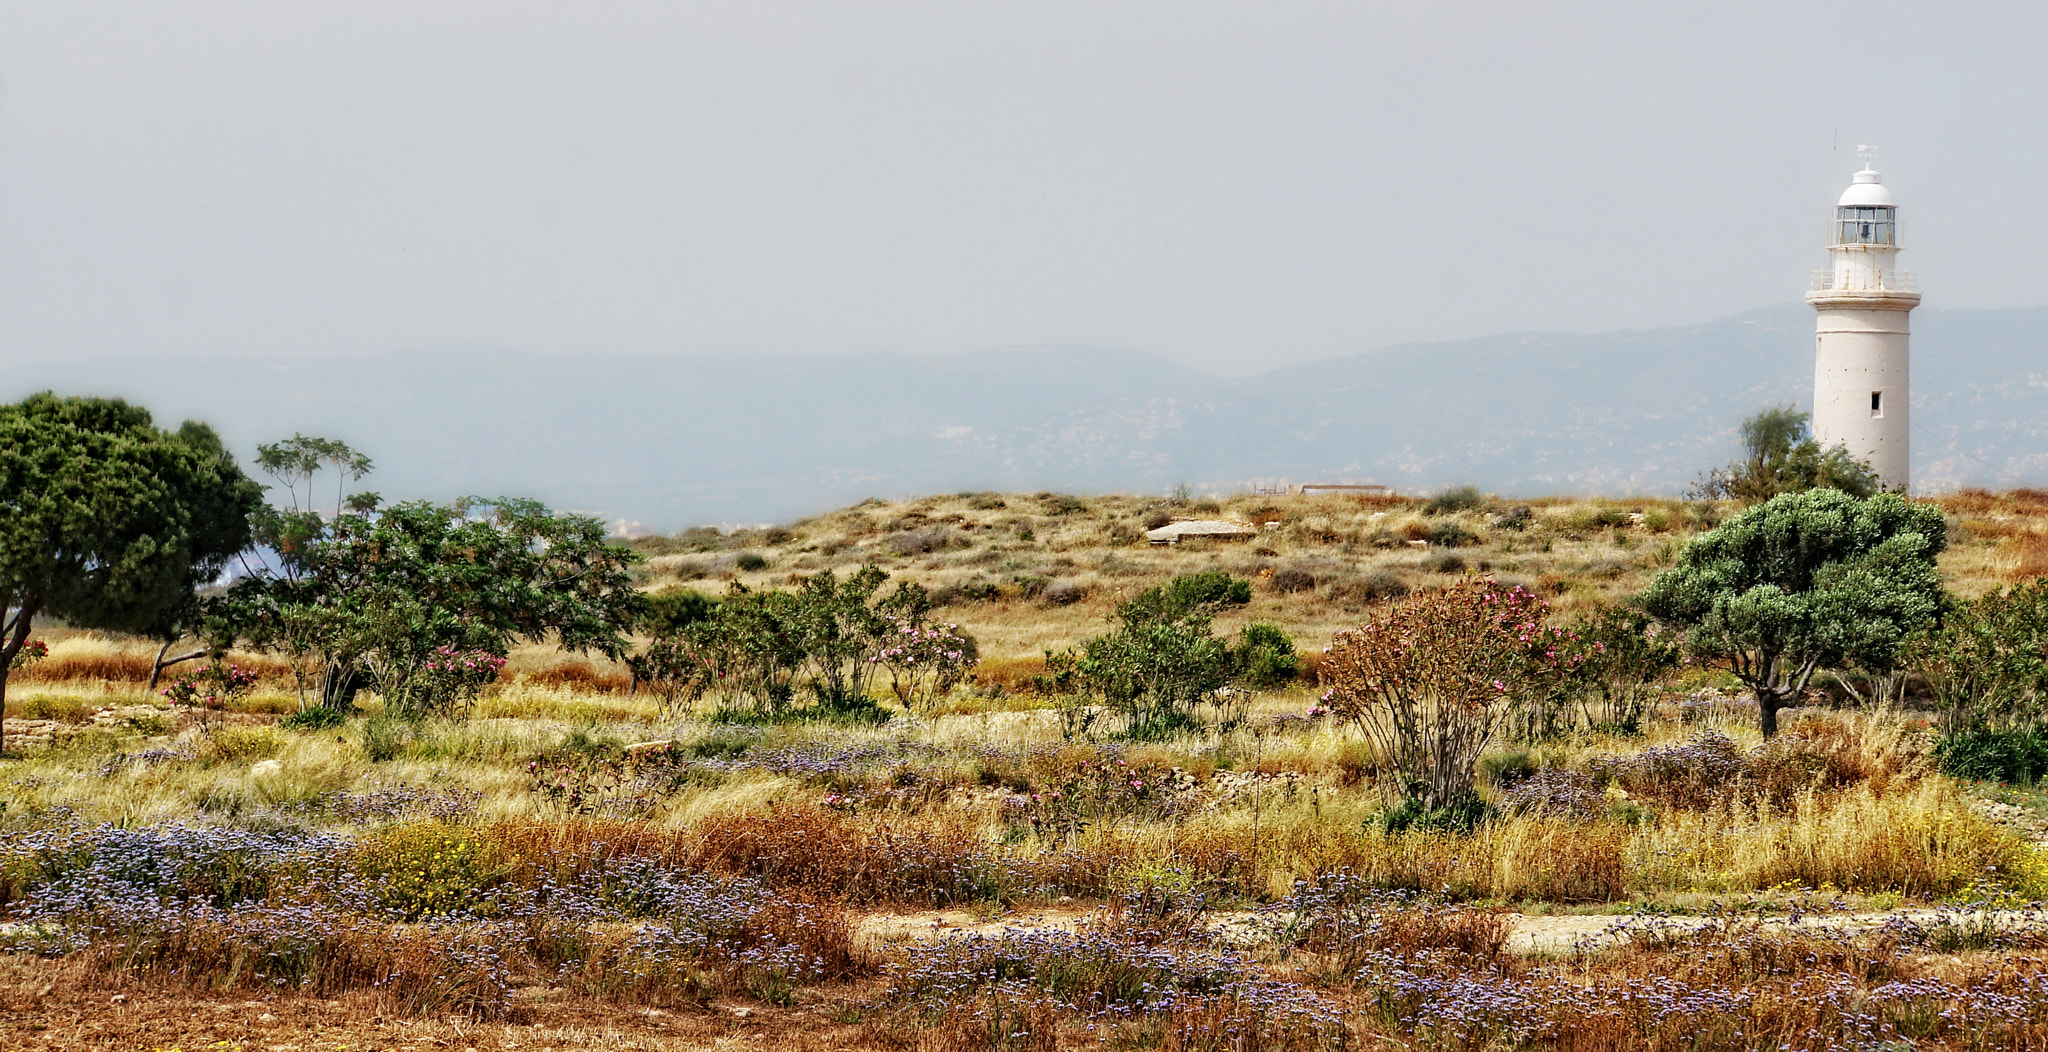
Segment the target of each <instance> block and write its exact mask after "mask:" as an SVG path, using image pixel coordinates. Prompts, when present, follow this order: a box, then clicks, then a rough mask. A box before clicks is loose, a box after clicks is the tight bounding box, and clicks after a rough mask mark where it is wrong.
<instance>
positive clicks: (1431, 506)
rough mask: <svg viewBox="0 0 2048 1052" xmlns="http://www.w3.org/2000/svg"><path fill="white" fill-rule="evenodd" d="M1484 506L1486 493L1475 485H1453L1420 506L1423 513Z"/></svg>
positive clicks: (1444, 512) (1446, 511) (1429, 513)
mask: <svg viewBox="0 0 2048 1052" xmlns="http://www.w3.org/2000/svg"><path fill="white" fill-rule="evenodd" d="M1485 506H1486V494H1484V493H1481V492H1479V487H1477V486H1453V487H1451V488H1450V489H1447V490H1445V491H1443V492H1442V493H1439V494H1437V495H1436V496H1434V497H1431V498H1430V499H1429V503H1427V504H1424V505H1423V506H1422V513H1423V514H1424V515H1444V514H1447V513H1449V512H1454V511H1471V510H1472V509H1474V508H1483V507H1485Z"/></svg>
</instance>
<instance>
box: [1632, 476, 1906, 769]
mask: <svg viewBox="0 0 2048 1052" xmlns="http://www.w3.org/2000/svg"><path fill="white" fill-rule="evenodd" d="M1946 543H1947V526H1946V521H1945V520H1944V519H1943V517H1942V514H1941V511H1940V510H1939V509H1937V508H1934V507H1931V506H1929V505H1925V504H1914V503H1911V502H1909V501H1907V500H1906V499H1904V498H1903V497H1900V496H1898V495H1896V494H1888V493H1887V494H1879V495H1878V496H1875V497H1869V498H1858V497H1853V496H1850V495H1849V494H1847V493H1843V492H1841V491H1839V490H1832V489H1814V490H1807V491H1805V492H1801V493H1788V494H1784V495H1782V496H1778V497H1774V498H1772V499H1771V500H1769V501H1766V502H1764V503H1763V504H1759V505H1757V506H1756V507H1753V508H1750V509H1749V510H1747V511H1745V512H1743V513H1742V514H1741V515H1739V516H1737V517H1736V518H1734V519H1731V520H1729V521H1728V522H1727V523H1726V524H1724V525H1722V526H1721V527H1720V528H1718V529H1715V530H1713V531H1711V532H1709V533H1706V534H1703V535H1701V536H1699V537H1696V538H1694V539H1693V540H1692V541H1691V542H1690V543H1689V544H1687V545H1686V546H1685V548H1684V550H1683V551H1682V552H1681V553H1680V554H1679V557H1678V562H1677V564H1676V565H1675V566H1673V567H1672V568H1671V569H1669V570H1666V571H1664V573H1662V574H1660V575H1658V577H1657V579H1656V580H1655V581H1654V582H1652V583H1651V585H1650V587H1649V589H1648V590H1647V591H1645V592H1644V593H1643V595H1642V596H1641V597H1640V599H1639V602H1640V603H1641V605H1642V608H1643V609H1644V610H1645V611H1647V612H1648V613H1649V614H1650V615H1651V616H1652V617H1655V618H1657V619H1658V620H1659V621H1660V622H1663V623H1664V624H1665V625H1667V626H1670V627H1672V628H1674V629H1677V630H1679V631H1680V632H1682V633H1683V634H1684V641H1685V642H1684V645H1685V648H1686V650H1687V651H1688V652H1689V653H1690V654H1691V655H1692V656H1693V657H1694V658H1697V659H1700V660H1702V661H1708V662H1714V663H1719V664H1722V665H1725V666H1726V667H1727V668H1729V669H1730V670H1731V671H1733V672H1734V673H1735V675H1736V676H1737V677H1739V678H1740V679H1741V680H1742V682H1743V683H1744V684H1745V685H1747V686H1748V687H1749V688H1750V690H1751V692H1752V693H1754V694H1755V695H1756V701H1757V706H1758V707H1759V709H1761V711H1762V714H1763V715H1762V726H1763V732H1764V736H1765V737H1767V738H1768V737H1770V736H1772V735H1775V734H1776V733H1777V732H1778V710H1779V709H1780V708H1782V707H1783V706H1784V705H1786V704H1787V703H1788V702H1791V701H1793V700H1794V699H1796V698H1798V697H1799V696H1800V694H1801V693H1802V692H1804V691H1805V690H1806V687H1807V684H1808V683H1809V682H1810V681H1811V680H1812V679H1813V675H1814V673H1815V672H1816V671H1818V670H1820V669H1823V668H1841V667H1843V666H1845V665H1852V664H1853V665H1856V666H1860V667H1862V668H1866V669H1882V668H1889V667H1891V666H1892V665H1893V664H1895V663H1896V662H1897V660H1898V658H1899V656H1900V652H1901V648H1902V647H1903V646H1904V644H1905V642H1906V640H1907V638H1908V637H1909V636H1911V635H1912V634H1913V633H1914V632H1915V631H1916V630H1918V629H1920V628H1921V627H1922V626H1924V625H1927V624H1930V623H1932V622H1933V621H1934V619H1935V618H1936V617H1937V616H1938V614H1939V612H1940V610H1941V604H1942V590H1941V578H1940V575H1939V574H1938V573H1937V572H1936V570H1935V565H1934V560H1935V556H1937V555H1938V554H1940V553H1941V550H1942V548H1943V547H1944V546H1945V545H1946Z"/></svg>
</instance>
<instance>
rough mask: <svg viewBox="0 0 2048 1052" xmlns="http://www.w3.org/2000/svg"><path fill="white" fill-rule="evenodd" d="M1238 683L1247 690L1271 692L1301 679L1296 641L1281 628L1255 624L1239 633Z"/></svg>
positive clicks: (1247, 626) (1265, 623) (1299, 658)
mask: <svg viewBox="0 0 2048 1052" xmlns="http://www.w3.org/2000/svg"><path fill="white" fill-rule="evenodd" d="M1238 640H1239V645H1238V649H1237V654H1236V660H1237V668H1238V672H1237V681H1238V682H1239V683H1242V684H1244V685H1245V686H1248V687H1258V688H1264V689H1271V688H1273V687H1280V686H1285V685H1287V684H1289V683H1292V682H1294V681H1295V680H1296V679H1297V678H1299V677H1300V676H1301V657H1300V656H1299V655H1297V654H1296V653H1295V652H1294V641H1293V640H1291V639H1289V638H1287V633H1286V632H1283V631H1281V630H1280V626H1278V625H1275V624H1271V623H1268V622H1265V621H1254V622H1252V623H1251V624H1248V625H1246V626H1244V628H1243V629H1241V630H1239V632H1238Z"/></svg>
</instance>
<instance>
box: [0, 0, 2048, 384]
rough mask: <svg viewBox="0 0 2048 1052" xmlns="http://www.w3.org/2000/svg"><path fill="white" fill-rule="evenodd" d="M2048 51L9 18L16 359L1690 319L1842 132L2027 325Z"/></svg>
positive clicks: (1368, 11)
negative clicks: (2024, 310)
mask: <svg viewBox="0 0 2048 1052" xmlns="http://www.w3.org/2000/svg"><path fill="white" fill-rule="evenodd" d="M2044 48H2048V4H2040V3H2011V4H1971V3H1954V2H1950V3H1941V4H1934V3H1925V2H1923V3H1915V4H1886V3H1786V2H1783V0H1778V2H1770V3H1711V4H1708V3H1688V4H1660V3H1643V2H1640V0H1637V2H1630V3H1616V4H1601V5H1595V4H1532V3H1527V2H1501V3H1453V2H1431V3H1415V2H1402V3H1364V2H1351V3H1288V2H1256V3H1253V2H1244V3H1228V4H1225V3H1211V2H1198V0H1174V2H1170V3H1135V2H1125V0H1086V2H1080V3H1063V2H1050V0H1033V2H1029V3H987V2H955V3H856V2H823V3H778V2H762V0H729V2H724V3H717V4H694V5H693V4H682V3H663V4H648V5H637V4H626V3H596V4H593V3H574V4H530V3H508V2H504V0H491V2H489V3H476V4H469V3H434V2H422V0H405V2H403V3H375V2H365V0H348V2H346V3H332V4H320V3H282V4H281V3H275V2H263V3H225V4H224V3H161V4H158V3H152V4H140V3H123V4H93V3H85V2H80V0H59V2H51V3H22V2H13V0H0V361H25V360H37V359H49V358H60V357H69V356H82V355H101V354H135V353H142V354H159V353H161V354H186V353H227V354H238V355H280V356H284V355H307V354H335V353H344V354H345V353H359V352H376V351H387V350H392V349H398V348H407V347H418V346H426V345H435V344H445V343H486V344H494V345H501V346H506V347H513V348H520V349H526V350H535V351H578V350H606V351H629V352H647V353H668V352H715V351H774V352H796V353H813V352H843V351H866V350H900V351H908V352H913V353H933V352H948V351H960V350H970V349H975V348H982V347H993V346H1006V345H1018V344H1044V343H1060V344H1094V345H1114V346H1124V347H1134V348H1139V349H1144V350H1149V351H1155V352H1158V353H1160V354H1164V355H1167V356H1169V357H1172V358H1175V359H1177V360H1180V361H1183V362H1186V363H1188V364H1191V365H1196V366H1200V367H1203V368H1208V369H1211V370H1214V371H1218V372H1224V373H1246V372H1254V371H1261V370H1263V369H1265V368H1268V367H1271V366H1274V365H1281V364H1286V363H1290V362H1295V361H1301V360H1305V359H1310V358H1319V357H1327V356H1330V355H1337V354H1347V353H1352V352H1355V351H1359V350H1365V349H1369V348H1372V347H1376V346H1382V345H1385V344H1389V343H1395V342H1400V341H1408V340H1418V339H1435V338H1448V337H1459V336H1468V335H1475V334H1482V333H1488V332H1496V331H1502V330H1518V329H1579V330H1602V329H1612V328H1625V327H1648V326H1659V325H1668V324H1679V323H1685V322H1691V321H1696V320H1702V319H1707V318H1711V317H1716V316H1719V315H1723V314H1726V313H1730V312H1734V311H1738V310H1743V309H1746V308H1750V307H1755V306H1761V305H1765V304H1771V303H1781V302H1785V301H1789V300H1796V299H1797V298H1798V297H1799V296H1800V294H1801V293H1802V292H1803V291H1804V290H1805V283H1806V276H1807V272H1808V270H1809V269H1811V268H1814V267H1818V266H1820V265H1821V264H1822V262H1823V258H1824V257H1823V252H1822V250H1821V248H1820V245H1821V242H1822V241H1823V238H1824V233H1825V221H1826V218H1827V215H1828V211H1829V207H1830V205H1831V204H1832V200H1833V197H1834V194H1835V193H1836V192H1837V191H1838V190H1839V189H1840V185H1841V184H1842V183H1844V182H1845V181H1846V179H1847V174H1848V172H1849V171H1851V170H1852V169H1853V168H1854V163H1853V161H1854V149H1853V148H1854V147H1855V145H1856V144H1857V143H1859V142H1874V143H1877V144H1879V145H1880V146H1881V148H1882V152H1881V153H1880V157H1879V161H1880V165H1879V166H1880V167H1881V168H1882V169H1883V170H1884V172H1885V176H1886V181H1887V182H1888V183H1890V184H1891V185H1892V186H1893V187H1894V188H1895V189H1896V191H1897V193H1898V194H1899V196H1900V199H1901V206H1902V217H1901V218H1902V225H1903V230H1904V234H1903V237H1904V242H1905V245H1906V248H1907V251H1906V253H1905V254H1904V256H1903V257H1902V263H1903V264H1904V265H1905V266H1907V267H1908V268H1909V269H1912V270H1914V271H1916V272H1917V273H1918V274H1919V275H1920V281H1921V288H1922V290H1923V292H1924V293H1925V295H1926V303H1927V305H1928V306H1942V307H1972V306H1975V307H1988V306H2030V305H2037V304H2040V303H2042V302H2044V299H2048V252H2043V251H2042V248H2041V242H2042V239H2043V238H2044V237H2048V219H2044V218H2043V214H2044V207H2043V204H2042V202H2041V197H2042V189H2041V188H2040V186H2039V185H2038V184H2041V183H2042V182H2044V180H2048V130H2044V128H2043V127H2042V123H2041V119H2040V114H2041V112H2042V109H2043V106H2044V104H2048V60H2044ZM1837 129H1839V142H1840V144H1841V147H1842V148H1841V151H1840V154H1839V155H1838V156H1833V155H1831V147H1832V146H1833V144H1834V143H1835V141H1836V136H1837Z"/></svg>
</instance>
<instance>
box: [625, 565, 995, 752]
mask: <svg viewBox="0 0 2048 1052" xmlns="http://www.w3.org/2000/svg"><path fill="white" fill-rule="evenodd" d="M888 580H889V575H888V573H886V572H885V571H883V570H881V569H879V568H877V567H873V566H867V567H862V568H861V569H859V570H856V571H854V572H853V573H852V574H850V575H848V576H847V577H846V578H844V579H843V580H842V579H841V578H840V577H838V576H837V575H836V574H834V573H833V572H832V571H830V570H825V571H821V572H819V573H816V574H813V575H811V576H810V577H807V578H804V579H803V580H802V581H801V582H799V584H798V586H797V588H796V590H795V591H793V592H784V591H778V590H773V589H770V590H756V589H751V588H748V587H746V586H745V585H742V584H740V583H738V582H734V583H733V584H732V585H731V586H730V587H728V589H727V591H726V594H725V597H724V598H723V599H722V600H719V601H718V602H717V603H716V604H715V605H713V604H710V602H709V600H708V599H704V598H701V597H700V598H699V599H696V600H689V599H682V600H677V601H676V605H677V608H678V609H680V610H686V611H687V616H686V617H677V616H674V615H669V614H663V613H660V612H661V611H663V610H664V608H665V607H666V606H668V605H669V600H667V599H666V598H664V597H662V596H657V597H655V599H654V600H653V601H652V602H651V603H650V606H651V607H652V609H653V610H654V611H655V612H656V613H654V614H650V616H649V618H648V620H647V622H646V624H647V626H648V628H649V634H650V635H652V636H654V639H653V641H652V642H651V643H650V644H649V645H648V647H647V648H646V649H645V650H644V651H642V652H641V653H640V654H637V655H635V656H634V657H633V658H632V659H631V662H630V664H631V666H632V668H633V672H634V677H635V679H636V680H639V681H642V682H645V683H646V684H648V685H649V686H650V687H652V688H653V689H654V690H655V691H656V692H658V693H659V694H661V696H662V699H663V702H664V704H665V705H666V706H667V707H670V708H680V707H682V706H686V705H691V704H695V703H696V702H697V701H699V700H701V699H702V698H704V697H705V696H707V695H715V696H716V698H717V700H718V702H719V704H720V705H721V706H723V707H724V709H725V710H726V711H727V714H728V715H736V716H740V717H744V718H747V719H762V720H779V719H785V718H788V717H790V716H792V715H797V714H802V713H805V712H822V713H825V714H829V715H833V716H841V717H843V716H863V715H864V716H869V717H877V716H879V715H880V714H879V713H878V712H877V711H876V710H875V705H874V700H873V697H872V694H871V691H872V689H873V688H874V685H875V681H876V678H877V676H878V675H880V674H881V673H882V672H884V671H888V672H890V673H891V675H892V677H893V679H894V681H895V683H896V685H897V688H898V689H897V693H898V696H899V698H901V697H903V696H905V692H906V691H908V690H909V689H910V688H909V687H907V686H906V684H907V683H909V681H910V680H912V679H915V680H916V681H917V684H918V686H917V688H916V690H915V691H914V692H913V693H915V694H916V696H917V697H918V698H919V699H924V700H929V695H930V693H931V691H932V690H933V689H935V688H934V687H933V683H934V682H935V681H934V680H933V679H932V677H929V676H924V675H923V673H924V671H925V669H926V667H927V666H926V665H925V664H922V663H920V660H919V659H920V658H922V657H925V656H928V654H927V652H928V651H929V652H931V653H941V654H951V653H953V652H955V651H961V653H962V655H963V659H964V660H965V661H967V663H971V657H972V655H971V650H972V647H973V640H972V639H971V638H969V637H964V636H958V635H957V634H955V633H954V632H953V631H952V626H947V628H946V630H945V631H943V632H935V631H932V630H931V626H929V625H928V624H927V619H928V615H929V614H930V612H931V598H930V597H929V596H928V595H926V594H925V590H924V589H923V588H922V587H920V586H918V585H915V584H908V583H903V584H898V585H897V586H896V588H895V589H894V590H892V591H890V592H888V593H886V594H884V593H883V592H882V585H883V584H885V583H887V581H888ZM657 614H658V615H659V619H658V618H657ZM934 640H944V641H946V642H947V643H948V644H949V645H948V646H945V647H938V646H937V645H936V643H934V642H933V641H934ZM908 644H915V645H909V646H908V648H907V649H906V646H907V645H908ZM963 647H964V648H966V649H965V650H961V648H963ZM892 651H893V652H894V653H893V654H892ZM892 660H893V661H894V662H895V664H893V665H892V664H891V661H892ZM912 666H915V667H916V669H917V670H918V673H919V675H918V676H915V677H913V676H910V675H909V674H908V672H909V669H910V668H911V667H912ZM932 667H934V668H935V667H936V666H932ZM962 667H964V665H963V666H962ZM940 679H941V680H943V679H944V677H940ZM952 682H953V680H945V681H944V685H945V686H950V685H951V683H952ZM805 690H808V691H809V692H810V694H811V695H812V696H813V699H814V700H815V702H816V706H817V707H816V708H815V709H810V710H805V709H801V708H799V707H797V704H796V700H797V697H798V695H799V694H800V693H801V692H803V691H805Z"/></svg>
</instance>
